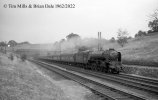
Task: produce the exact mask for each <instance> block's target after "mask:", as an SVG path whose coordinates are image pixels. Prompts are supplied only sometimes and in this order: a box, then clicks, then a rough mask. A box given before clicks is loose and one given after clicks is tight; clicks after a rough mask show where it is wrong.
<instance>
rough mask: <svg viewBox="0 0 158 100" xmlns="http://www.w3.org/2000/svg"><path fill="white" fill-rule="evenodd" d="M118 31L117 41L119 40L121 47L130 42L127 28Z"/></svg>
mask: <svg viewBox="0 0 158 100" xmlns="http://www.w3.org/2000/svg"><path fill="white" fill-rule="evenodd" d="M117 33H118V36H117V39H118V40H117V42H118V44H119V45H121V47H123V46H124V45H125V44H126V43H128V42H127V40H128V37H127V36H128V32H127V31H126V30H124V31H123V30H122V29H119V30H118V32H117Z"/></svg>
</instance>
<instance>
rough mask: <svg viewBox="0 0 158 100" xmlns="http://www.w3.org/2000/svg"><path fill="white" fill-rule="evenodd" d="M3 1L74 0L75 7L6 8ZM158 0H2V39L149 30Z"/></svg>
mask: <svg viewBox="0 0 158 100" xmlns="http://www.w3.org/2000/svg"><path fill="white" fill-rule="evenodd" d="M4 4H15V5H17V4H27V5H28V4H52V5H54V4H75V8H8V7H7V8H4ZM157 8H158V0H0V41H4V40H5V41H9V40H15V41H17V42H22V41H29V42H31V43H53V42H55V41H57V40H60V39H62V38H65V36H66V35H68V34H69V33H72V32H73V33H76V34H79V35H80V36H81V37H82V38H85V37H88V38H91V37H97V32H99V31H100V32H102V37H103V38H106V39H110V38H111V37H116V36H117V30H118V29H119V28H122V29H126V30H127V31H128V32H129V34H130V35H131V36H134V35H135V33H136V32H138V30H144V31H146V30H148V21H149V20H148V19H149V17H148V16H149V15H150V14H152V13H153V11H154V10H155V9H157Z"/></svg>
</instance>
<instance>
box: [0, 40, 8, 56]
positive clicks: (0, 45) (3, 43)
mask: <svg viewBox="0 0 158 100" xmlns="http://www.w3.org/2000/svg"><path fill="white" fill-rule="evenodd" d="M6 46H7V43H6V42H4V41H2V42H0V47H1V50H2V49H3V47H4V49H5V53H6Z"/></svg>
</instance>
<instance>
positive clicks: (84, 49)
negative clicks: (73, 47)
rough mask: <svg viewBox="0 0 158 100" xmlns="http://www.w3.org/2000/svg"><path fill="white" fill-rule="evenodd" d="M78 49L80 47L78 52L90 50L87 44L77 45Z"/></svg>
mask: <svg viewBox="0 0 158 100" xmlns="http://www.w3.org/2000/svg"><path fill="white" fill-rule="evenodd" d="M77 49H78V52H82V51H86V50H89V48H88V47H86V46H79V47H77Z"/></svg>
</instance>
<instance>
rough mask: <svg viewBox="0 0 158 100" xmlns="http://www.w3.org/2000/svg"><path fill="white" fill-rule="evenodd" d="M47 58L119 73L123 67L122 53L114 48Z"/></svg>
mask: <svg viewBox="0 0 158 100" xmlns="http://www.w3.org/2000/svg"><path fill="white" fill-rule="evenodd" d="M46 59H47V60H52V61H55V62H59V63H63V64H69V65H75V66H79V67H82V68H84V69H90V70H96V71H102V72H109V73H119V72H120V71H121V69H122V64H121V53H120V52H117V51H116V50H114V49H109V50H105V51H96V52H92V51H84V52H78V53H75V54H61V55H53V56H49V57H47V58H46Z"/></svg>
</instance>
